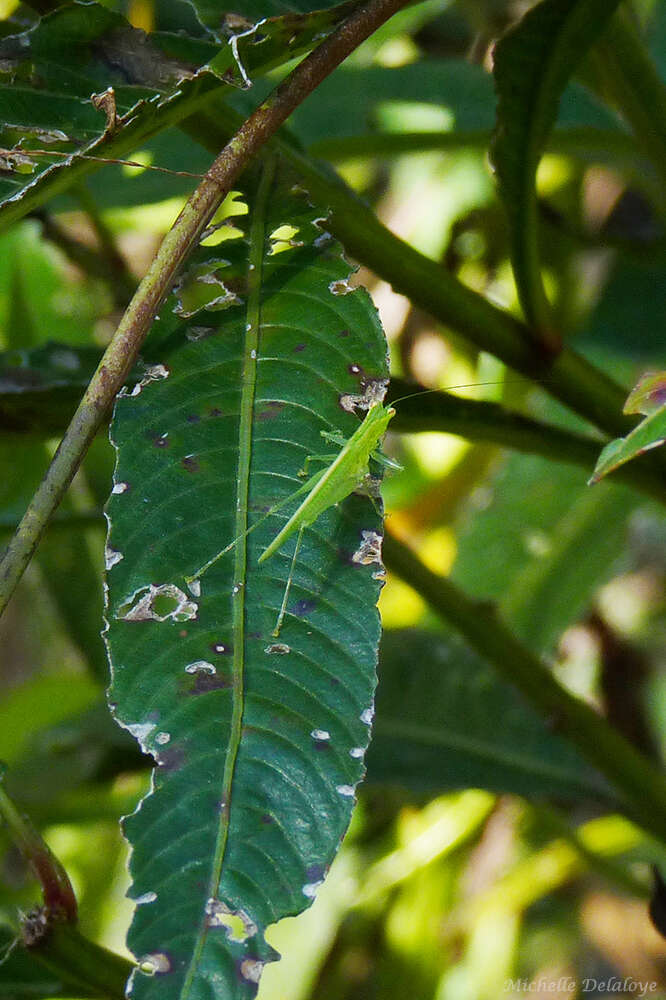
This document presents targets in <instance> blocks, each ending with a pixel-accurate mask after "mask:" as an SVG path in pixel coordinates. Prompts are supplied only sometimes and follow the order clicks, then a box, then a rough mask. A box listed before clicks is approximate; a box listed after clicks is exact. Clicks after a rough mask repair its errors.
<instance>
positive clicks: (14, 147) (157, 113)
mask: <svg viewBox="0 0 666 1000" xmlns="http://www.w3.org/2000/svg"><path fill="white" fill-rule="evenodd" d="M349 9H350V5H349V4H346V5H343V6H341V7H339V8H336V9H335V10H334V11H322V12H316V13H314V14H308V13H303V14H301V15H298V16H294V15H292V14H289V15H288V16H287V17H286V19H283V18H280V17H277V18H275V19H274V20H271V21H270V23H268V24H266V25H264V26H263V27H262V33H261V35H260V36H257V35H256V33H251V34H250V35H247V36H246V37H245V38H240V39H236V40H235V41H234V45H233V46H232V44H231V41H232V39H233V38H234V32H233V30H231V31H226V32H225V31H223V32H221V34H220V38H219V41H218V40H214V39H213V38H210V37H209V38H208V39H206V38H200V37H191V36H188V35H186V34H184V33H182V32H179V33H167V32H152V33H151V34H150V35H147V34H146V33H145V32H143V31H140V30H139V29H136V28H133V27H132V26H131V25H130V24H129V23H128V22H127V21H126V20H125V19H124V18H123V17H122V16H121V15H120V14H116V13H114V12H112V11H109V10H107V9H106V8H105V7H103V6H102V5H101V4H96V3H73V4H66V5H64V6H63V7H61V8H59V9H57V10H55V11H53V12H51V13H50V14H47V15H46V16H45V17H43V18H42V19H41V20H40V21H39V22H38V23H37V24H36V25H35V26H34V27H32V28H30V29H29V30H27V31H23V32H21V33H18V34H15V35H8V36H7V37H4V38H2V39H0V62H1V63H2V66H3V78H2V80H0V102H1V103H2V108H3V111H2V123H1V125H0V167H1V168H2V169H1V170H0V202H1V203H3V204H2V208H0V225H9V224H10V223H11V222H13V221H15V220H16V219H17V218H20V217H21V216H22V215H24V214H25V213H26V212H27V211H29V210H31V209H34V208H36V207H38V206H39V205H42V204H43V203H44V202H45V201H46V199H47V198H49V197H51V196H52V195H54V194H57V193H59V192H61V191H63V190H65V189H66V188H68V187H70V186H71V185H72V184H73V183H74V181H75V180H76V179H79V178H80V177H82V176H84V175H86V174H88V173H92V172H93V171H95V170H99V169H100V164H99V163H96V162H95V161H93V160H85V159H83V158H82V157H81V156H78V155H77V154H80V153H83V154H84V155H85V156H95V157H102V158H114V157H123V156H125V155H126V154H127V153H128V152H129V151H130V150H132V149H136V148H137V147H139V146H140V145H142V144H143V143H144V142H145V141H146V140H148V139H149V138H151V137H152V136H154V135H156V134H157V133H158V132H160V131H161V130H163V129H164V128H165V127H167V126H168V125H171V124H174V123H177V122H179V121H181V120H182V119H183V118H184V117H186V116H187V115H188V114H190V113H191V112H192V111H193V110H195V109H196V108H197V107H199V106H200V105H201V104H202V103H203V102H205V100H206V99H207V98H208V97H209V96H210V94H211V93H213V92H214V91H216V90H219V89H221V88H228V87H229V86H232V87H234V88H238V87H241V86H244V85H246V84H249V83H250V81H251V79H254V78H255V77H256V76H260V75H261V74H262V73H265V72H266V71H267V70H268V69H269V68H271V67H275V66H278V65H281V64H282V63H285V62H287V61H289V60H290V59H292V58H294V57H295V56H297V55H299V54H303V53H304V52H307V51H308V50H309V49H310V48H311V47H312V46H313V45H314V44H316V43H317V41H318V40H321V38H323V37H324V36H325V35H326V34H327V33H328V32H330V31H331V30H332V28H333V27H335V25H336V24H337V22H338V21H339V19H340V18H341V17H343V16H344V15H345V13H346V12H348V10H349ZM215 19H216V20H217V21H218V22H219V19H220V14H219V12H218V13H217V14H216V15H215ZM109 88H111V92H109ZM31 150H36V151H39V152H35V153H34V154H33V155H31ZM45 153H46V154H48V155H45Z"/></svg>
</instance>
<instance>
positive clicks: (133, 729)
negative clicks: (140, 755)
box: [124, 722, 157, 753]
mask: <svg viewBox="0 0 666 1000" xmlns="http://www.w3.org/2000/svg"><path fill="white" fill-rule="evenodd" d="M124 728H125V729H126V730H127V731H128V732H129V733H131V734H132V736H133V737H134V739H135V740H137V742H138V743H139V746H140V747H141V749H142V750H143V752H144V753H150V748H149V747H148V737H149V736H150V734H151V733H152V731H153V730H154V729H156V728H157V723H155V722H130V723H124Z"/></svg>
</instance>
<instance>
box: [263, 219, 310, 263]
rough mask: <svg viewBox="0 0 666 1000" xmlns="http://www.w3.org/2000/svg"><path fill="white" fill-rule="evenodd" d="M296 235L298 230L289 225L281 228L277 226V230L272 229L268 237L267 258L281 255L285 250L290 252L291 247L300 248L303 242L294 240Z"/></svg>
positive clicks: (286, 224)
mask: <svg viewBox="0 0 666 1000" xmlns="http://www.w3.org/2000/svg"><path fill="white" fill-rule="evenodd" d="M297 233H298V228H297V227H296V226H292V225H290V224H289V223H285V224H284V225H283V226H278V227H277V229H274V230H273V232H272V233H271V234H270V236H269V237H268V238H269V241H270V243H269V250H268V256H269V257H272V256H274V255H275V254H278V253H283V251H285V250H291V249H292V248H293V247H302V246H303V240H297V239H296V235H297Z"/></svg>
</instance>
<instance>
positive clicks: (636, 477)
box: [387, 378, 666, 503]
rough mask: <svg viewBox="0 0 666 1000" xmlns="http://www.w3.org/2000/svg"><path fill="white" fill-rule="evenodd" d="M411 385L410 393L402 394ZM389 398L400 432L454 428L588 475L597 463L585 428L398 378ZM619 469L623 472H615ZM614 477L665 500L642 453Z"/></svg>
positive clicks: (665, 490)
mask: <svg viewBox="0 0 666 1000" xmlns="http://www.w3.org/2000/svg"><path fill="white" fill-rule="evenodd" d="M410 391H411V393H414V395H411V394H410V396H409V398H407V399H401V397H402V396H404V395H405V394H406V393H407V392H410ZM387 400H388V402H394V401H396V400H401V401H400V402H399V403H398V406H397V413H396V415H395V417H394V418H393V421H392V423H391V430H392V431H397V432H399V433H403V434H418V433H420V432H427V431H442V432H443V433H444V434H457V435H459V436H460V437H463V438H465V439H466V440H468V441H485V442H488V443H490V444H498V445H501V446H502V447H504V448H510V449H512V450H513V451H521V452H525V453H526V454H530V455H543V456H544V458H548V459H551V460H552V461H556V462H557V461H559V462H567V463H569V464H572V465H578V466H581V467H582V468H583V469H586V470H587V473H588V476H589V475H591V473H592V470H593V469H594V466H595V465H596V462H597V459H598V457H599V452H600V449H601V446H602V442H600V441H598V440H596V439H595V438H593V437H589V436H588V435H586V434H579V433H577V432H575V431H568V430H564V429H563V428H561V427H554V426H553V425H552V424H547V423H544V422H543V421H541V420H535V419H534V418H532V417H526V416H523V414H521V413H516V412H514V411H512V410H508V409H506V407H504V406H502V405H500V404H499V403H489V402H483V401H479V400H472V399H461V398H460V397H459V396H454V395H453V394H451V393H448V392H433V391H431V390H424V391H423V392H419V391H418V390H417V391H416V392H415V387H414V385H413V383H409V382H406V381H404V380H402V379H399V378H398V379H393V380H392V381H391V385H390V388H389V393H388V397H387ZM622 470H624V475H620V474H619V473H620V472H621V471H622ZM613 479H614V481H615V482H624V483H626V484H627V485H628V486H633V487H634V488H635V489H638V490H641V492H643V493H645V494H646V495H647V496H651V497H653V498H654V499H655V500H659V501H660V502H661V503H666V481H665V480H664V477H663V476H661V475H660V474H658V473H655V471H654V468H653V466H652V465H651V464H650V463H647V462H644V461H643V460H642V459H641V460H639V461H635V462H633V463H628V464H627V465H624V466H621V467H620V469H618V470H617V472H616V473H615V474H614V475H613Z"/></svg>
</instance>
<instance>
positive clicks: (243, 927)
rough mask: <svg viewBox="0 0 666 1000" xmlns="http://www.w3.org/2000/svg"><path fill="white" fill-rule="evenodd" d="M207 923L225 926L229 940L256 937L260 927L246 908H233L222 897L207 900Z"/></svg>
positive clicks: (213, 925) (212, 925)
mask: <svg viewBox="0 0 666 1000" xmlns="http://www.w3.org/2000/svg"><path fill="white" fill-rule="evenodd" d="M204 912H205V915H206V923H207V924H208V926H209V927H223V928H224V931H225V933H226V935H227V938H228V939H229V941H247V940H248V938H252V937H255V936H256V934H257V931H258V927H257V925H256V924H255V922H254V921H253V920H252V919H251V918H250V917H249V916H248V914H247V913H246V912H245V910H242V909H240V908H239V909H237V910H232V909H231V907H229V906H227V904H226V903H223V902H222V900H220V899H212V898H211V899H208V900H206V907H205V910H204Z"/></svg>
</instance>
